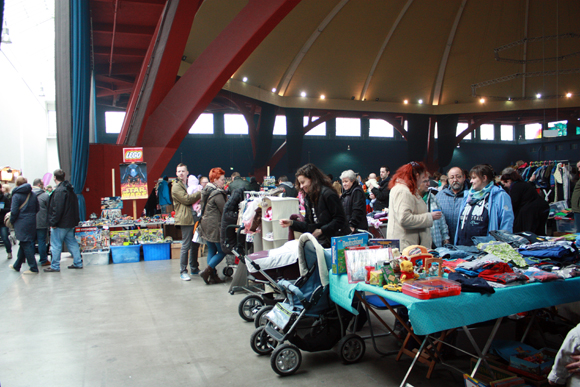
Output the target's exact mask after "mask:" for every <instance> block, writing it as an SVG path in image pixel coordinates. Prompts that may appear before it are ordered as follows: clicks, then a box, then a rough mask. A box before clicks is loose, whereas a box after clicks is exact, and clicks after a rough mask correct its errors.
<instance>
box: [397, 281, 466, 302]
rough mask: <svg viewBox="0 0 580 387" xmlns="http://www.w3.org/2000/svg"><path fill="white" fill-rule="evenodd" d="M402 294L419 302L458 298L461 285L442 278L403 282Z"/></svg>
mask: <svg viewBox="0 0 580 387" xmlns="http://www.w3.org/2000/svg"><path fill="white" fill-rule="evenodd" d="M403 293H404V294H406V295H408V296H411V297H415V298H418V299H421V300H428V299H431V298H439V297H449V296H458V295H459V294H461V284H460V283H459V282H456V281H451V280H448V279H445V278H442V277H431V278H428V279H424V280H417V281H409V282H405V283H404V284H403Z"/></svg>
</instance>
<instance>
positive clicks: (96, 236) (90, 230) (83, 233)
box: [75, 227, 110, 253]
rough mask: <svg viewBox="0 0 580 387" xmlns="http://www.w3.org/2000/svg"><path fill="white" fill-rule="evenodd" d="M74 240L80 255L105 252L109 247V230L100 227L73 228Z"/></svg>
mask: <svg viewBox="0 0 580 387" xmlns="http://www.w3.org/2000/svg"><path fill="white" fill-rule="evenodd" d="M75 238H76V240H77V242H78V243H79V248H80V250H81V253H87V252H90V251H99V250H107V249H108V248H109V246H110V240H109V230H106V229H103V228H101V227H75Z"/></svg>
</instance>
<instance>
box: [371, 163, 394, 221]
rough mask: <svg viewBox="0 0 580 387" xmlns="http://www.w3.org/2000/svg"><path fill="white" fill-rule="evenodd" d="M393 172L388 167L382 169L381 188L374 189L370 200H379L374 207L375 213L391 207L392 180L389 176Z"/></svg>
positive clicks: (384, 166)
mask: <svg viewBox="0 0 580 387" xmlns="http://www.w3.org/2000/svg"><path fill="white" fill-rule="evenodd" d="M390 174H391V170H390V169H389V167H387V166H386V165H383V166H382V167H381V180H380V181H379V187H378V188H373V189H372V190H371V195H370V198H371V200H372V199H375V198H376V199H377V200H376V201H375V205H374V206H373V210H374V211H382V210H384V209H385V208H388V207H389V191H390V190H389V182H390V181H391V178H390V177H389V175H390Z"/></svg>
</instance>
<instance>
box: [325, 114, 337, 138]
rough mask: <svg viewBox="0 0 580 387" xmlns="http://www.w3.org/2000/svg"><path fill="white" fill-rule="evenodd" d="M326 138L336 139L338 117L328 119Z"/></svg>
mask: <svg viewBox="0 0 580 387" xmlns="http://www.w3.org/2000/svg"><path fill="white" fill-rule="evenodd" d="M326 138H327V139H329V140H334V139H336V118H333V119H331V120H328V121H326Z"/></svg>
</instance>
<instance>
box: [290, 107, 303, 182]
mask: <svg viewBox="0 0 580 387" xmlns="http://www.w3.org/2000/svg"><path fill="white" fill-rule="evenodd" d="M285 110H286V154H287V155H288V172H289V175H290V174H292V175H293V174H294V173H295V172H296V170H298V168H300V167H301V166H302V145H303V142H304V126H303V121H304V109H296V108H287V109H285Z"/></svg>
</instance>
